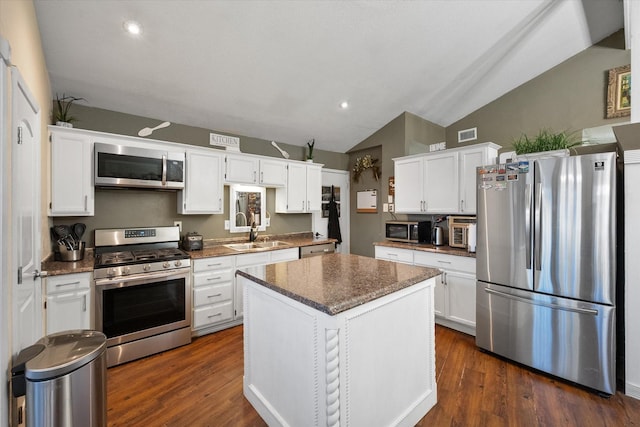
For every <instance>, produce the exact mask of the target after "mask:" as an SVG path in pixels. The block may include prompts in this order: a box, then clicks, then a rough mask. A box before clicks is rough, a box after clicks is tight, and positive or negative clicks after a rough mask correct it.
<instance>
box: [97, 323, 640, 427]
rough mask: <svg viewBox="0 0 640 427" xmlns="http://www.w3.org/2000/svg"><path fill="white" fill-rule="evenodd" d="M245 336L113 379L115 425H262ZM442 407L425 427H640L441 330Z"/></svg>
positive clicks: (639, 411) (196, 345)
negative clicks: (248, 388) (245, 382)
mask: <svg viewBox="0 0 640 427" xmlns="http://www.w3.org/2000/svg"><path fill="white" fill-rule="evenodd" d="M242 352H243V346H242V327H241V326H238V327H235V328H232V329H228V330H225V331H221V332H218V333H215V334H211V335H207V336H205V337H202V338H197V339H195V340H194V341H193V343H191V344H190V345H188V346H184V347H181V348H178V349H175V350H171V351H167V352H165V353H162V354H158V355H155V356H151V357H147V358H145V359H142V360H138V361H134V362H131V363H128V364H125V365H121V366H116V367H114V368H110V369H109V370H108V374H107V375H108V382H107V387H108V396H107V407H108V409H107V411H108V412H107V417H108V421H109V423H108V424H109V426H112V427H115V426H127V427H133V426H170V427H173V426H176V427H177V426H180V427H183V426H190V427H192V426H264V425H266V424H265V423H264V421H262V419H261V418H260V417H259V416H258V414H257V413H256V412H255V410H254V409H253V407H252V406H251V405H250V404H249V402H247V400H246V399H245V398H244V396H243V394H242V371H243V360H242V358H243V353H242ZM436 380H437V383H438V404H437V405H436V406H435V407H434V408H433V409H432V410H431V411H430V412H429V413H428V414H427V415H426V416H425V417H424V418H423V419H422V420H421V421H420V423H418V425H419V426H561V425H562V426H564V425H568V426H581V427H586V426H634V425H640V401H638V400H635V399H632V398H630V397H627V396H624V395H622V394H620V393H617V394H616V395H614V396H612V397H611V398H609V399H606V398H602V397H600V396H598V395H596V394H594V393H591V392H589V391H586V390H583V389H581V388H577V387H575V386H572V385H569V384H566V383H564V382H562V381H559V380H556V379H552V378H549V377H547V376H544V375H541V374H537V373H535V372H531V371H529V370H527V369H524V368H522V367H520V366H517V365H515V364H513V363H509V362H506V361H503V360H501V359H499V358H496V357H494V356H491V355H489V354H486V353H483V352H481V351H479V350H478V349H477V348H476V347H475V344H474V339H473V337H471V336H469V335H465V334H462V333H459V332H455V331H452V330H450V329H447V328H443V327H439V326H438V327H436Z"/></svg>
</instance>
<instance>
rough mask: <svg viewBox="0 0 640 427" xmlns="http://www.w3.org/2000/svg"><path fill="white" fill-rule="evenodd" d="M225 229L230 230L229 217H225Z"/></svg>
mask: <svg viewBox="0 0 640 427" xmlns="http://www.w3.org/2000/svg"><path fill="white" fill-rule="evenodd" d="M224 229H225V230H228V229H229V220H228V219H225V220H224Z"/></svg>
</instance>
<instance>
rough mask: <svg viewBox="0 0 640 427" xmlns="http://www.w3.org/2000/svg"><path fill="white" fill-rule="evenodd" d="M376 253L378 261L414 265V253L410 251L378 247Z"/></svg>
mask: <svg viewBox="0 0 640 427" xmlns="http://www.w3.org/2000/svg"><path fill="white" fill-rule="evenodd" d="M375 252H376V258H377V259H383V260H386V261H395V262H402V263H404V264H413V251H412V250H409V249H398V248H389V247H385V246H376V248H375Z"/></svg>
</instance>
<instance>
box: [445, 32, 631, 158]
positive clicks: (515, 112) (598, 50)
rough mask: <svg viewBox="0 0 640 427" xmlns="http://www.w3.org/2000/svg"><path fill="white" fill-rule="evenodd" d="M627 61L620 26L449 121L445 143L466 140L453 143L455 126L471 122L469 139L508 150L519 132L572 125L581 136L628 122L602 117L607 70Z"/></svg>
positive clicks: (570, 128) (532, 132) (467, 125)
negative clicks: (593, 129)
mask: <svg viewBox="0 0 640 427" xmlns="http://www.w3.org/2000/svg"><path fill="white" fill-rule="evenodd" d="M630 61H631V53H630V51H628V50H624V32H623V31H622V30H620V31H618V32H616V33H614V34H613V35H611V36H609V37H607V38H606V39H604V40H602V41H601V42H599V43H597V44H595V45H593V46H591V47H590V48H588V49H585V50H584V51H582V52H580V53H579V54H577V55H575V56H573V57H572V58H569V59H568V60H566V61H565V62H563V63H561V64H559V65H557V66H556V67H554V68H552V69H551V70H549V71H547V72H545V73H543V74H541V75H540V76H538V77H536V78H535V79H532V80H530V81H528V82H527V83H525V84H523V85H521V86H519V87H518V88H516V89H514V90H512V91H511V92H509V93H507V94H505V95H503V96H502V97H500V98H498V99H496V100H495V101H493V102H491V103H489V104H487V105H486V106H484V107H482V108H480V109H478V110H477V111H475V112H473V113H471V114H469V115H468V116H466V117H464V118H463V119H461V120H459V121H457V122H455V123H453V124H452V125H451V126H448V127H447V129H446V140H447V143H448V146H453V145H454V144H455V145H456V146H463V145H469V144H468V143H463V144H458V143H457V141H458V131H459V130H462V129H468V128H472V127H477V128H478V140H477V141H474V142H487V141H491V142H495V143H496V144H499V145H502V147H503V149H502V151H511V150H512V148H511V147H512V142H513V140H514V139H516V138H518V137H520V136H521V135H522V134H523V133H524V134H527V135H530V136H532V135H535V134H537V133H538V132H539V131H540V130H541V129H543V128H546V129H552V130H555V131H571V132H573V131H577V132H578V137H580V135H581V132H582V129H584V128H590V127H595V126H603V125H611V124H616V123H621V122H627V121H629V118H628V117H626V118H618V119H606V118H605V111H606V106H607V104H606V99H607V78H608V74H607V70H609V69H611V68H615V67H619V66H621V65H628V64H629V63H630Z"/></svg>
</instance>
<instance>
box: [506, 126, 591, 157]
mask: <svg viewBox="0 0 640 427" xmlns="http://www.w3.org/2000/svg"><path fill="white" fill-rule="evenodd" d="M581 143H582V141H578V140H577V138H576V137H575V134H573V133H567V132H559V133H555V132H553V131H550V130H548V129H542V130H541V131H540V132H539V133H538V134H537V135H536V136H534V137H533V138H530V137H528V136H527V135H522V136H521V137H520V138H518V139H516V140H515V141H513V149H514V150H515V151H516V154H528V153H539V152H541V151H552V150H562V149H567V148H571V147H575V146H576V145H580V144H581Z"/></svg>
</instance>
